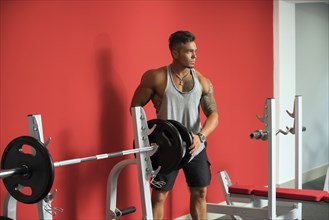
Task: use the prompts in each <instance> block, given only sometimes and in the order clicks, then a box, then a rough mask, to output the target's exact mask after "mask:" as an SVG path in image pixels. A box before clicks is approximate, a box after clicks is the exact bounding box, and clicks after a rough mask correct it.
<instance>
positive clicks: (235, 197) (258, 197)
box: [207, 96, 329, 220]
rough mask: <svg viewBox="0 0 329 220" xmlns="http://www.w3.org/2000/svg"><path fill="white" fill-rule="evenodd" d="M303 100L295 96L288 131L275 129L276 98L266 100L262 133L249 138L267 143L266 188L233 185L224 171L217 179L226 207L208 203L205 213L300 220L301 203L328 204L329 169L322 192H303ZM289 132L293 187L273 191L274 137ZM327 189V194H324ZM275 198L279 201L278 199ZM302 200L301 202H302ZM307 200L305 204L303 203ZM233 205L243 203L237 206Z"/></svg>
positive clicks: (274, 168) (274, 175) (234, 217)
mask: <svg viewBox="0 0 329 220" xmlns="http://www.w3.org/2000/svg"><path fill="white" fill-rule="evenodd" d="M301 107H302V97H301V96H295V100H294V111H293V113H289V112H288V111H287V113H288V114H289V116H291V117H292V118H294V125H293V128H290V129H289V128H287V131H286V132H285V131H283V130H281V129H280V130H278V131H277V132H276V130H275V128H276V125H275V122H276V118H275V109H276V108H275V99H267V100H266V102H265V106H264V116H263V117H259V116H258V115H257V118H258V119H259V120H260V121H262V122H263V123H264V130H263V131H262V130H258V131H256V132H254V133H252V134H251V135H250V137H251V138H256V139H262V140H267V141H268V187H261V188H259V187H253V186H243V185H242V186H240V185H232V183H231V180H230V178H229V176H228V174H227V172H226V171H220V172H219V173H218V177H219V179H220V183H221V186H222V189H223V192H224V197H225V201H226V205H222V204H214V203H207V212H208V213H218V214H226V215H230V216H231V217H232V218H233V219H270V220H272V219H302V202H310V201H312V202H313V203H314V201H317V202H319V201H320V202H319V203H321V204H323V203H324V204H325V205H327V204H328V202H329V192H328V191H329V189H328V188H329V187H328V186H327V188H326V185H328V181H329V174H328V173H329V169H328V172H327V178H326V183H325V189H324V191H320V190H302V148H301V147H302V131H303V130H304V128H303V127H302V108H301ZM279 133H282V134H285V135H286V134H288V133H292V134H294V135H295V188H294V189H284V188H276V140H275V135H277V134H279ZM325 190H326V191H325ZM277 197H278V198H277ZM303 200H304V201H303ZM305 200H308V201H305ZM234 202H242V203H243V205H237V204H235V203H234Z"/></svg>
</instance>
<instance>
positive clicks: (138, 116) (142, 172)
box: [3, 107, 162, 220]
mask: <svg viewBox="0 0 329 220" xmlns="http://www.w3.org/2000/svg"><path fill="white" fill-rule="evenodd" d="M131 115H132V123H133V129H134V142H135V146H136V148H150V147H149V146H150V143H149V138H148V135H149V134H150V133H152V131H153V130H154V127H153V128H151V129H149V128H148V124H147V118H146V115H145V112H144V109H143V108H142V107H133V108H131ZM28 125H29V133H30V136H32V137H34V138H35V139H37V140H39V141H40V142H42V143H44V137H43V129H42V120H41V115H39V114H36V115H28ZM50 140H51V139H50V138H49V139H48V140H47V141H46V143H45V144H44V147H47V145H48V144H49V143H50ZM136 150H137V149H136ZM146 150H147V151H146ZM128 151H133V150H127V151H126V152H128ZM122 152H124V151H122ZM139 152H140V153H136V158H135V159H126V160H123V161H121V162H119V163H117V164H116V165H115V166H114V167H113V168H112V170H111V172H110V174H109V176H108V182H107V193H106V213H105V216H106V217H105V219H107V220H108V219H114V218H117V217H119V216H122V215H125V214H129V213H132V212H134V211H135V210H136V209H135V207H129V208H126V209H123V210H118V209H117V208H116V200H117V180H118V177H119V175H120V172H121V171H122V169H123V168H125V167H126V166H128V165H131V164H135V165H137V170H138V181H139V189H140V196H141V206H142V214H143V216H142V219H153V212H152V204H151V195H150V194H151V193H150V186H149V178H150V179H151V183H152V181H153V178H154V177H155V176H156V174H157V173H158V172H159V170H160V168H161V167H158V169H157V170H155V171H154V170H153V167H152V163H151V161H150V157H149V155H150V154H152V153H154V151H150V150H148V149H144V150H141V151H139ZM142 152H143V153H142ZM132 153H133V152H132ZM122 155H125V154H122ZM122 155H119V156H122ZM98 156H99V155H98ZM70 162H71V161H69V160H68V161H63V162H59V163H63V165H65V164H66V163H70ZM72 164H75V163H72ZM153 184H156V183H154V182H153ZM158 184H160V185H161V184H162V183H158ZM56 192H57V189H55V190H54V192H52V193H49V194H48V195H47V196H46V197H45V198H44V199H42V200H41V201H39V202H38V203H37V205H38V218H39V219H40V220H44V219H46V220H52V219H53V215H55V214H56V212H62V211H63V210H62V209H61V208H56V207H52V206H51V202H52V201H53V199H54V196H55V194H56ZM16 208H17V200H16V199H15V198H14V197H12V196H11V195H10V194H9V193H8V192H7V193H6V196H5V201H4V207H3V215H4V217H8V218H10V219H14V220H15V219H16Z"/></svg>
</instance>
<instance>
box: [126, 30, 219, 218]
mask: <svg viewBox="0 0 329 220" xmlns="http://www.w3.org/2000/svg"><path fill="white" fill-rule="evenodd" d="M169 48H170V52H171V55H172V63H171V64H170V65H167V66H163V67H160V68H158V69H152V70H149V71H147V72H145V73H144V74H143V76H142V79H141V82H140V84H139V86H138V87H137V89H136V91H135V93H134V96H133V99H132V101H131V107H134V106H145V105H146V104H147V103H148V102H149V101H150V100H151V101H152V102H153V105H154V107H155V109H156V114H157V118H159V119H164V120H167V119H173V120H176V121H179V122H181V123H182V124H183V125H184V126H185V127H186V128H187V129H188V130H190V131H191V133H192V136H193V144H192V145H191V146H190V147H189V150H190V151H189V153H190V154H192V155H195V154H196V153H197V155H195V157H194V159H193V160H192V161H191V162H189V163H188V164H187V165H186V166H185V167H184V168H183V170H184V174H185V178H186V182H187V184H188V187H189V190H190V213H191V216H192V218H193V219H206V194H207V186H208V185H209V184H210V179H211V174H210V167H209V166H210V163H209V162H208V157H207V153H206V148H205V146H206V142H205V140H206V137H207V136H208V135H209V134H210V133H211V132H213V131H214V129H215V128H216V126H217V124H218V113H217V106H216V102H215V99H214V89H213V86H212V84H211V82H210V81H209V79H207V78H206V77H205V76H203V75H202V74H201V73H200V72H198V71H197V70H195V69H194V64H195V60H196V57H197V56H196V51H197V47H196V43H195V36H194V35H193V34H192V33H191V32H188V31H177V32H175V33H173V34H171V36H170V38H169ZM200 106H201V108H202V111H203V113H204V114H205V116H206V120H205V121H204V123H203V124H202V125H201V120H200ZM200 151H201V152H200ZM168 159H170V158H168ZM177 174H178V171H173V172H171V173H169V174H168V175H158V177H157V178H158V180H162V181H164V182H166V185H165V186H163V187H162V188H156V187H154V186H152V188H153V190H152V208H153V217H154V219H163V212H164V202H165V200H166V198H167V196H168V193H169V191H170V190H171V189H172V188H173V186H174V182H175V179H176V176H177Z"/></svg>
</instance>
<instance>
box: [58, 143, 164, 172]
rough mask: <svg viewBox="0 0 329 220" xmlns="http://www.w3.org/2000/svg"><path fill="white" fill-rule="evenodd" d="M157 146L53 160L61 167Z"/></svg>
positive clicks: (152, 148)
mask: <svg viewBox="0 0 329 220" xmlns="http://www.w3.org/2000/svg"><path fill="white" fill-rule="evenodd" d="M157 148H158V146H157V145H156V146H149V147H144V148H137V149H131V150H123V151H119V152H115V153H108V154H98V155H95V156H90V157H83V158H76V159H70V160H63V161H59V162H54V167H62V166H68V165H73V164H78V163H83V162H89V161H93V160H102V159H109V158H113V157H120V156H125V155H129V154H135V153H142V152H148V151H156V150H157Z"/></svg>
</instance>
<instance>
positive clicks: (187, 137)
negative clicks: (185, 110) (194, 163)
mask: <svg viewBox="0 0 329 220" xmlns="http://www.w3.org/2000/svg"><path fill="white" fill-rule="evenodd" d="M168 121H169V122H170V123H171V124H173V125H174V126H175V127H176V128H177V130H178V131H179V133H180V136H181V138H182V141H183V157H182V160H181V163H180V168H182V167H184V166H185V165H186V164H187V163H188V162H189V161H190V160H191V158H192V155H191V154H190V153H189V149H188V148H189V147H190V146H191V145H192V144H193V139H192V136H191V134H190V132H189V131H188V130H187V128H186V127H185V126H184V125H182V124H181V123H180V122H178V121H175V120H168Z"/></svg>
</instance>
